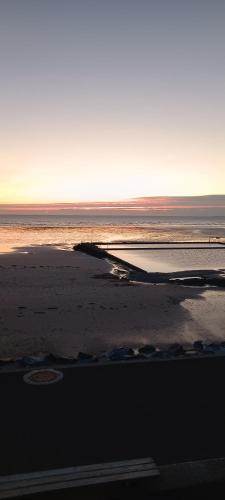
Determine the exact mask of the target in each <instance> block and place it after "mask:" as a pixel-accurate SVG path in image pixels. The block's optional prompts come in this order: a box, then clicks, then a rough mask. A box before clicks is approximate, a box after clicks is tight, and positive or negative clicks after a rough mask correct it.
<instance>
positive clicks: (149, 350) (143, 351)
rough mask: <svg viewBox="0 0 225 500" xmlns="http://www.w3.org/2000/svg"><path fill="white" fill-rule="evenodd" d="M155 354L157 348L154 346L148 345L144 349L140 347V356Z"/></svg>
mask: <svg viewBox="0 0 225 500" xmlns="http://www.w3.org/2000/svg"><path fill="white" fill-rule="evenodd" d="M153 352H155V347H154V345H151V344H146V345H144V346H143V347H140V349H139V353H140V354H145V355H147V356H148V355H150V354H152V353H153Z"/></svg>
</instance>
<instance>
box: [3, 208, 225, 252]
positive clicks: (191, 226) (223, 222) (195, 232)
mask: <svg viewBox="0 0 225 500" xmlns="http://www.w3.org/2000/svg"><path fill="white" fill-rule="evenodd" d="M219 238H221V239H225V215H224V216H214V217H193V216H191V217H190V216H186V217H181V216H178V217H177V216H176V217H175V216H161V215H160V216H157V215H154V216H152V215H151V216H148V215H130V214H125V215H111V214H110V215H93V214H90V213H87V214H66V215H65V214H60V215H53V214H41V215H40V214H34V215H18V214H17V215H13V214H9V215H8V214H7V215H0V252H8V251H16V250H19V249H20V250H21V248H26V247H29V246H31V245H32V246H36V245H46V244H47V245H55V246H57V247H61V248H65V249H70V248H72V246H73V245H74V244H75V243H79V242H84V241H98V242H121V241H133V242H135V241H181V240H189V241H198V240H202V241H203V240H204V241H210V239H213V240H214V241H216V240H218V239H219Z"/></svg>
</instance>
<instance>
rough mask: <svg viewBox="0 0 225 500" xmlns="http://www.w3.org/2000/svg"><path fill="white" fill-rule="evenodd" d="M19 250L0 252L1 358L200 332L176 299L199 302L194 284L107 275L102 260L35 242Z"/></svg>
mask: <svg viewBox="0 0 225 500" xmlns="http://www.w3.org/2000/svg"><path fill="white" fill-rule="evenodd" d="M24 251H28V252H29V253H17V252H14V253H10V254H4V255H3V254H2V255H0V297H1V300H0V357H1V358H6V357H10V358H11V357H12V358H16V357H20V356H23V355H27V354H34V353H37V352H51V353H53V354H60V355H65V356H76V355H77V353H78V352H79V351H84V352H91V353H99V352H101V351H104V350H109V349H111V348H113V347H115V346H122V345H128V346H131V347H136V346H140V345H143V344H145V343H148V342H151V343H154V344H156V345H159V346H160V345H162V344H168V343H172V342H181V343H182V344H188V343H190V342H192V341H194V340H196V339H198V338H199V331H198V329H197V330H196V331H195V324H194V321H193V319H192V315H191V312H190V311H189V310H188V308H187V307H183V305H182V304H183V303H184V301H185V300H186V299H189V300H191V301H193V302H194V304H197V303H198V302H197V301H198V300H199V299H200V300H202V292H203V290H202V289H200V288H197V287H195V288H193V287H192V288H191V287H183V286H179V285H178V286H177V285H149V284H134V283H130V282H128V281H121V280H119V279H118V278H117V277H113V276H112V275H110V274H109V273H110V270H111V265H110V264H109V263H107V262H106V261H104V260H99V259H96V258H94V257H91V256H88V255H84V254H82V253H80V252H69V251H62V250H57V249H55V248H54V247H41V246H40V247H32V248H29V249H24ZM203 300H204V299H203ZM187 325H189V327H188V330H187ZM190 325H191V328H190ZM187 332H188V335H187ZM203 333H204V332H203ZM215 335H216V332H214V336H215ZM200 338H201V336H200ZM220 340H221V335H220Z"/></svg>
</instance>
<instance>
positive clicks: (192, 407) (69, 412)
mask: <svg viewBox="0 0 225 500" xmlns="http://www.w3.org/2000/svg"><path fill="white" fill-rule="evenodd" d="M60 370H61V368H60ZM26 371H27V370H26ZM62 371H63V374H64V378H63V380H61V381H59V382H58V383H56V384H52V385H47V386H34V385H28V384H26V383H25V382H24V381H23V375H24V373H25V371H24V372H23V371H18V372H11V373H1V374H0V393H1V426H0V442H1V453H0V475H5V474H14V473H20V472H30V471H39V470H44V469H54V468H62V467H68V466H72V465H81V464H89V463H100V462H105V461H114V460H115V461H116V460H122V459H126V458H138V457H139V458H140V457H145V456H151V457H153V458H154V460H155V461H156V463H157V464H158V465H163V464H171V463H175V462H184V461H188V460H197V459H205V458H211V457H222V456H225V389H224V381H225V357H217V358H216V357H215V358H213V357H212V358H202V359H201V358H200V359H188V360H176V361H157V362H140V363H136V362H135V363H134V362H133V363H127V364H115V365H113V364H109V365H108V366H97V365H96V366H82V367H76V366H74V367H72V368H71V367H67V368H63V369H62Z"/></svg>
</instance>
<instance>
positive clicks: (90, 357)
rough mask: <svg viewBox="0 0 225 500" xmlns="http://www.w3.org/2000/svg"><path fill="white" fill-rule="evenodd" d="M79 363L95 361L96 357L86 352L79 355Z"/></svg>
mask: <svg viewBox="0 0 225 500" xmlns="http://www.w3.org/2000/svg"><path fill="white" fill-rule="evenodd" d="M77 360H78V361H91V360H94V356H93V355H92V354H89V353H86V352H79V353H78V355H77Z"/></svg>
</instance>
